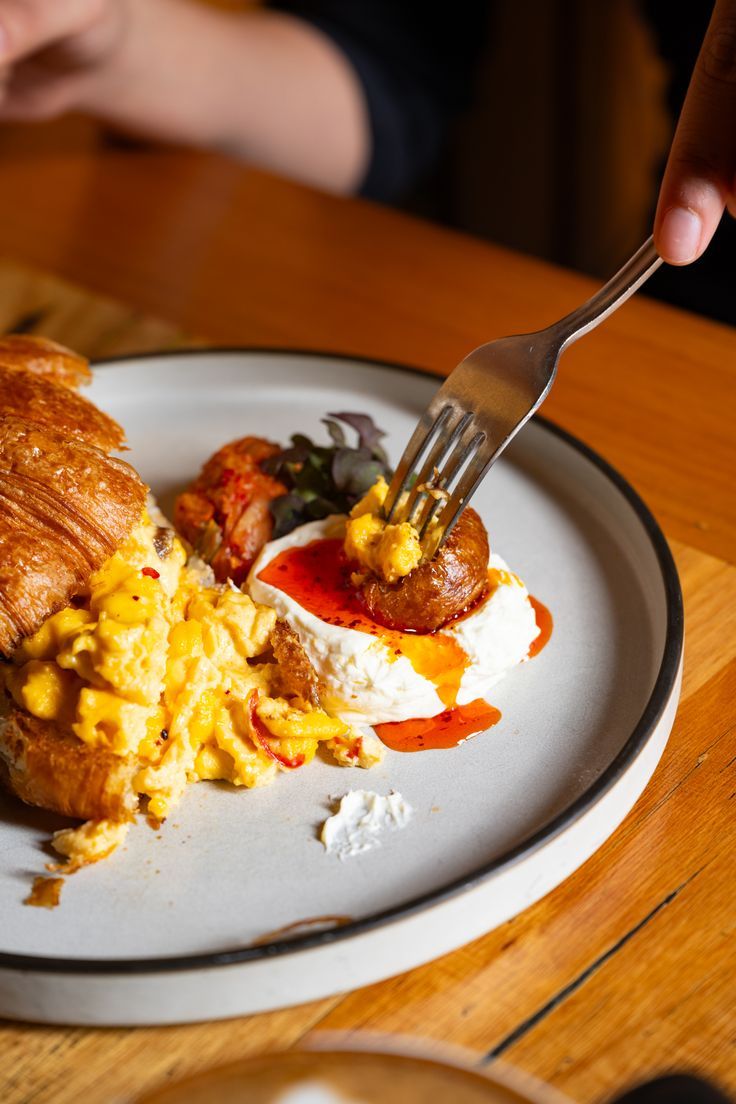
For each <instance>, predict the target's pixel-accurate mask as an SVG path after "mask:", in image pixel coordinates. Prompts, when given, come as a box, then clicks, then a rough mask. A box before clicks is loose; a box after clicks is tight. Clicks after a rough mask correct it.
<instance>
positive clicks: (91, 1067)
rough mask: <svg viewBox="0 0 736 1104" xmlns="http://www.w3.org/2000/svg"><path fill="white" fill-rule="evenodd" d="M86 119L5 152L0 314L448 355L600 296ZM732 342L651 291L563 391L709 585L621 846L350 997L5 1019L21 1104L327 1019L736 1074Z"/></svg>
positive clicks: (367, 211)
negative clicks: (91, 1024)
mask: <svg viewBox="0 0 736 1104" xmlns="http://www.w3.org/2000/svg"><path fill="white" fill-rule="evenodd" d="M64 133H65V134H66V135H67V136H66V138H65V139H64V141H63V142H62V141H61V140H58V141H57V143H56V145H55V140H54V135H55V134H57V132H56V131H54V130H53V128H49V131H48V135H47V136H46V138H45V139H44V141H45V143H46V144H45V146H44V143H43V142H42V143H41V152H39V151H38V149H37V150H36V151H35V152H34V153H33V154H32V155H31V154H30V153H28V152H27V151H25V149H24V145H23V142H22V141H21V140H20V139H18V142H17V146H16V147H14V146H13V143H12V142H11V143H10V146H9V147H8V151H9V152H8V154H7V158H6V162H5V163H4V165H3V172H2V173H1V174H0V202H2V203H3V209H4V210H6V211H8V210H12V211H13V212H14V215H13V218H10V219H4V220H2V224H1V225H0V251H2V252H3V253H4V254H5V255H6V257H7V260H5V261H3V262H2V263H0V329H13V328H17V327H18V325H19V324H20V325H21V326H22V327H23V328H26V329H28V330H32V331H33V332H37V333H43V334H47V335H48V336H51V337H55V338H57V339H59V340H61V341H65V342H67V343H69V344H70V345H73V346H74V347H76V348H78V349H79V350H80V351H82V352H85V353H87V354H90V355H92V356H102V355H109V354H112V353H116V352H127V351H133V350H137V349H151V348H156V347H171V346H172V345H177V344H182V343H184V341H185V337H184V336H183V335H185V334H187V335H192V334H194V335H198V337H199V340H201V341H209V342H212V343H221V344H242V345H278V346H288V347H292V348H293V347H300V348H320V349H329V350H335V351H339V352H345V353H360V354H362V355H368V356H376V357H381V358H385V359H388V360H392V361H398V362H408V363H412V364H416V365H419V366H421V367H425V368H431V369H434V370H436V371H439V372H442V371H447V370H449V369H450V368H451V367H452V365H453V364H454V363H455V362H456V361H457V360H458V359H459V358H460V357H461V356H462V355H463V354H464V353H465V352H467V351H468V350H469V349H470V348H471V347H472V346H473V345H474V344H477V343H479V342H480V341H482V340H487V339H489V338H492V337H495V336H500V335H501V334H503V333H510V332H517V331H520V330H529V329H533V328H534V327H536V326H540V325H544V324H546V323H547V322H549V321H551V320H553V319H554V318H555V317H557V316H558V315H561V314H562V313H563V312H565V311H566V310H568V309H570V308H571V307H572V306H574V305H575V304H576V303H577V302H578V301H579V300H580V299H581V298H582V297H584V296H585V295H587V294H588V293H589V292H590V290H591V285H590V283H589V281H587V280H585V279H584V278H582V277H580V276H577V275H574V274H572V273H568V272H562V271H558V270H555V269H553V268H550V267H549V266H546V265H543V264H541V263H539V262H537V261H535V260H532V259H530V258H525V257H521V256H517V255H514V254H511V253H509V252H505V251H502V250H500V249H496V248H493V247H491V246H489V245H486V244H482V243H480V242H477V241H474V240H471V239H469V238H464V237H462V236H459V235H454V234H452V233H450V232H448V231H445V230H442V229H439V228H437V227H433V226H430V225H427V224H424V223H422V222H419V221H417V220H414V219H409V218H407V217H406V216H403V215H401V214H397V213H395V212H391V211H387V210H383V209H381V208H379V207H375V206H371V205H368V204H364V203H359V202H355V201H348V200H341V199H334V198H330V197H326V196H323V195H320V194H318V193H315V192H311V191H308V190H306V189H302V188H298V187H295V186H294V185H291V184H287V183H284V182H282V181H278V180H275V179H272V178H269V177H266V176H263V175H261V174H258V173H255V172H253V171H250V170H248V169H245V168H242V167H239V166H236V165H233V164H231V163H229V162H227V161H224V160H222V159H219V158H216V157H213V156H210V155H198V154H188V153H182V152H179V151H158V152H154V151H151V150H146V149H139V148H136V147H128V146H121V145H119V144H118V145H108V146H103V147H101V148H98V143H97V140H96V139H95V140H91V139H90V135H89V132H88V131H87V130H86V128H85V127H84V126H83V125H82V124H79V126H78V127H72V128H71V130H70V131H65V132H64ZM34 181H35V182H36V183H35V186H34ZM29 265H30V266H34V267H29ZM50 273H56V276H54V275H51V274H50ZM59 275H60V276H62V277H65V278H67V279H72V280H74V281H75V283H76V284H77V285H86V288H87V290H83V288H82V287H80V286H73V285H71V284H69V283H68V282H67V279H59V278H58V276H59ZM111 297H112V298H111ZM158 319H165V320H166V321H159V320H158ZM735 344H736V343H735V342H734V332H733V331H732V330H730V329H728V328H726V327H723V326H718V325H715V324H713V323H709V322H707V321H704V320H702V319H700V318H697V317H694V316H688V315H686V314H684V313H682V312H677V311H675V310H672V309H670V308H667V307H665V306H662V305H660V304H656V303H654V302H650V301H647V300H646V299H645V298H644V297H639V298H638V299H636V300H635V301H632V302H631V303H630V304H628V305H627V306H626V307H625V308H624V309H623V310H622V311H620V312H619V313H618V314H617V315H616V316H615V317H614V318H613V319H611V320H610V322H609V323H607V324H606V325H605V326H604V327H603V328H602V329H600V330H599V331H597V332H596V333H595V334H594V335H592V336H591V337H590V338H586V339H585V341H583V342H581V343H580V344H579V345H577V346H576V347H575V348H574V349H573V350H572V351H571V352H570V353H569V355H566V356H565V358H564V360H563V363H562V370H561V373H560V378H559V382H558V383H557V384H556V385H555V389H554V391H553V394H552V396H551V398H550V400H549V402H548V403H547V405H546V407H545V413H546V414H547V415H549V416H550V417H552V418H553V419H555V420H556V421H558V422H559V423H560V424H562V425H564V426H565V427H566V428H568V429H570V430H572V431H573V432H575V433H577V434H579V435H580V436H581V437H583V439H585V440H587V441H588V442H589V443H590V444H591V445H593V446H594V447H595V448H596V449H598V450H599V451H600V452H602V453H603V455H604V456H606V457H607V458H608V459H609V460H610V461H612V462H613V463H614V464H615V465H616V466H617V467H618V468H620V470H621V471H622V472H623V473H624V474H625V475H626V476H627V478H629V479H630V480H631V482H632V483H633V484H634V486H635V487H636V488H637V490H639V491H640V492H641V493H642V494H643V496H644V497H645V499H646V500H647V501H648V503H649V505H650V506H651V507H652V508H653V510H654V512H655V514H656V515H657V517H658V519H659V521H660V522H661V524H662V525H663V528H664V529H665V532H666V534H667V536H668V537H669V538H670V541H671V545H672V548H673V551H674V554H675V558H676V560H677V564H678V568H679V571H680V574H681V579H682V583H683V588H684V593H685V608H686V633H687V643H686V667H685V680H684V687H683V696H682V704H681V707H680V711H679V714H678V717H677V720H676V723H675V727H674V730H673V733H672V737H671V739H670V742H669V744H668V747H667V750H666V752H665V755H664V757H663V760H662V762H661V764H660V766H659V767H658V769H657V771H656V773H655V775H654V778H653V779H652V781H651V783H650V785H649V786H648V787H647V789H646V790H645V792H644V794H643V796H642V797H641V799H640V800H639V802H638V803H637V805H636V806H635V808H634V809H633V810H632V812H631V813H630V815H629V816H628V817H627V819H626V820H625V822H624V823H623V824H622V826H621V827H620V828H619V829H618V831H617V832H616V833H615V834H614V835H613V837H612V838H611V839H610V840H609V841H608V842H607V843H606V844H605V845H604V847H602V848H601V849H600V851H599V852H598V853H597V854H596V855H595V856H594V857H593V858H592V859H590V860H589V861H588V862H587V863H586V864H585V865H584V866H583V867H582V868H581V869H580V870H579V871H577V873H576V874H574V875H573V876H572V877H571V878H569V879H568V880H567V881H566V882H565V883H564V884H563V885H561V886H560V887H558V889H556V890H555V891H554V892H553V893H551V894H550V895H549V896H548V897H546V898H545V899H544V900H542V901H540V902H539V903H538V904H536V905H534V906H532V908H530V909H528V910H527V911H526V912H524V913H523V914H522V915H520V916H518V917H517V918H516V919H514V920H511V921H509V922H508V923H506V924H504V925H502V927H500V928H499V929H497V930H496V931H495V932H492V933H490V934H488V935H486V936H485V937H483V938H482V939H479V940H477V941H476V942H475V943H472V944H470V945H469V946H467V947H465V948H463V949H461V950H459V951H457V952H455V953H453V954H451V955H448V956H446V957H444V958H442V959H440V960H438V961H437V962H434V963H431V964H429V965H427V966H424V967H421V968H420V969H417V970H414V971H412V972H411V973H409V974H405V975H403V976H401V977H398V978H394V979H391V980H389V981H385V982H382V983H380V984H377V985H374V986H371V987H369V988H367V989H363V990H360V991H357V992H354V993H350V994H347V995H345V996H343V997H337V998H331V999H328V1000H324V1001H320V1002H317V1003H314V1004H311V1005H307V1006H302V1007H299V1008H295V1009H288V1010H285V1011H281V1012H275V1013H270V1014H267V1015H263V1016H254V1017H248V1018H243V1019H239V1020H233V1021H228V1022H225V1023H215V1024H200V1025H193V1026H185V1027H167V1028H151V1029H148V1028H145V1029H125V1030H111V1029H105V1030H89V1029H59V1028H47V1027H34V1026H27V1025H22V1024H6V1025H3V1026H0V1054H2V1057H3V1062H2V1067H1V1070H0V1099H1V1100H2V1101H3V1102H8V1104H19V1102H21V1101H22V1102H30V1101H34V1102H38V1104H41V1102H44V1104H47V1102H63V1101H71V1100H83V1101H85V1102H89V1104H103V1102H105V1104H106V1102H108V1101H111V1100H116V1101H120V1100H132V1099H134V1098H135V1096H136V1094H138V1093H140V1092H142V1091H143V1090H144V1089H147V1088H150V1087H153V1086H155V1085H158V1084H161V1083H164V1082H165V1081H168V1080H171V1079H176V1078H178V1077H181V1076H183V1075H184V1074H186V1073H188V1072H192V1071H195V1070H200V1069H204V1068H207V1067H209V1066H211V1065H213V1064H215V1063H218V1062H224V1061H229V1060H232V1059H235V1058H237V1057H241V1056H244V1055H247V1054H252V1053H257V1052H261V1051H264V1050H268V1049H278V1048H282V1047H289V1046H293V1045H295V1044H297V1043H298V1042H299V1041H300V1040H302V1039H306V1040H309V1039H312V1038H314V1037H315V1036H319V1035H323V1034H324V1033H325V1032H327V1031H330V1032H334V1031H337V1032H340V1033H348V1034H349V1035H352V1034H353V1033H356V1032H359V1033H365V1032H370V1033H373V1034H377V1035H379V1036H382V1035H386V1034H389V1035H392V1036H395V1035H400V1036H404V1037H409V1038H411V1039H412V1040H420V1041H421V1040H431V1041H432V1046H433V1049H434V1050H436V1047H437V1044H440V1045H441V1044H443V1043H452V1044H457V1045H460V1046H462V1047H465V1048H467V1049H468V1051H469V1052H470V1054H471V1056H472V1057H473V1059H474V1060H475V1061H478V1062H479V1063H482V1064H486V1065H489V1064H492V1063H494V1062H498V1061H505V1062H509V1063H511V1064H513V1065H516V1066H519V1067H521V1068H522V1069H523V1070H526V1071H528V1072H530V1073H532V1074H534V1075H536V1076H537V1077H540V1078H542V1079H543V1080H547V1081H549V1082H550V1083H552V1084H553V1085H555V1086H556V1087H558V1088H559V1089H561V1090H563V1091H564V1092H566V1093H568V1094H569V1096H570V1097H571V1098H572V1099H573V1100H576V1101H580V1102H586V1104H587V1102H593V1101H604V1100H606V1099H608V1098H610V1097H611V1096H612V1095H613V1094H614V1092H615V1091H617V1090H620V1089H621V1088H623V1086H625V1085H627V1084H630V1083H632V1082H635V1081H639V1080H641V1079H643V1078H645V1077H647V1076H651V1075H653V1074H655V1073H657V1072H661V1071H665V1070H671V1069H687V1070H691V1071H696V1072H701V1073H703V1074H706V1075H708V1076H710V1077H711V1078H712V1079H713V1080H715V1081H716V1082H717V1083H719V1084H720V1085H721V1086H723V1087H724V1088H725V1089H727V1090H730V1091H731V1092H732V1093H736V1061H735V1058H736V1013H735V1011H734V977H735V976H736V949H735V948H736V939H735V938H734V936H735V935H736V931H735V928H736V919H735V916H736V912H735V910H734V885H735V884H736V859H735V858H734V856H735V855H736V818H735V817H734V809H735V808H736V766H735V765H736V566H734V564H735V562H736V495H734V493H733V485H734V477H735V476H736V464H735V463H734V461H735V460H736V436H735V435H734V432H733V414H734V409H735V405H734V399H735V398H736V358H735V357H734V351H735Z"/></svg>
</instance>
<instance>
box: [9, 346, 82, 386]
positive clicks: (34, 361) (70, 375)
mask: <svg viewBox="0 0 736 1104" xmlns="http://www.w3.org/2000/svg"><path fill="white" fill-rule="evenodd" d="M0 364H1V365H2V366H3V368H8V369H14V370H15V371H21V372H31V373H32V374H33V375H38V376H43V377H44V378H46V379H50V380H53V381H54V383H60V384H62V385H63V386H64V387H68V388H72V389H76V388H78V387H81V386H82V385H83V384H85V383H90V382H91V380H92V373H91V372H90V370H89V364H88V362H87V361H86V359H85V358H84V357H81V356H79V354H78V353H73V352H72V351H71V349H66V348H65V347H64V346H63V345H59V344H58V343H57V342H56V341H51V340H49V338H48V337H31V336H29V335H27V334H7V335H6V336H4V337H0Z"/></svg>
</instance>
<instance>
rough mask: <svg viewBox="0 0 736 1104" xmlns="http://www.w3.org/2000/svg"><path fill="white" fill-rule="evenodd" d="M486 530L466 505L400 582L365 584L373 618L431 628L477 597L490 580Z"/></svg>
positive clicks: (391, 625) (417, 628) (400, 625)
mask: <svg viewBox="0 0 736 1104" xmlns="http://www.w3.org/2000/svg"><path fill="white" fill-rule="evenodd" d="M488 556H489V548H488V534H487V533H486V529H485V526H484V524H483V522H482V521H481V519H480V518H479V517H478V515H477V514H476V512H475V510H471V509H467V510H464V511H463V513H462V514H461V515H460V517H459V519H458V521H457V524H456V525H455V528H454V529H453V530H452V532H451V533H450V535H449V537H448V538H447V540H446V541H445V543H444V545H443V546H442V548H441V549H440V551H439V552H438V553H437V555H436V556H435V557H434V559H433V560H430V561H429V562H428V563H425V564H420V566H419V567H416V568H414V570H413V571H412V572H411V573H410V574H409V575H405V576H404V578H403V579H399V581H398V582H397V583H386V582H384V581H383V580H382V579H378V578H375V577H371V578H369V579H367V580H366V581H365V582H364V583H363V585H362V587H361V593H362V595H363V600H364V602H365V604H366V607H367V608H368V612H369V613H370V615H371V617H372V618H373V620H374V621H377V622H378V623H379V624H381V625H386V626H387V627H388V628H390V629H408V630H411V631H412V632H418V633H428V632H434V630H435V629H439V628H441V626H442V625H445V624H446V623H447V622H448V621H450V620H451V619H452V618H453V617H456V616H457V615H458V614H460V613H462V612H463V610H466V609H467V608H468V607H469V606H472V605H473V603H474V602H476V601H477V600H478V599H479V598H480V597H481V595H482V594H483V591H484V590H485V588H486V586H487V583H488Z"/></svg>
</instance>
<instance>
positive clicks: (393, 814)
mask: <svg viewBox="0 0 736 1104" xmlns="http://www.w3.org/2000/svg"><path fill="white" fill-rule="evenodd" d="M412 812H413V810H412V807H411V805H409V803H408V802H407V801H405V800H404V798H403V797H402V796H401V794H400V793H396V792H392V793H390V794H389V795H388V797H382V796H381V795H380V794H377V793H373V792H372V791H371V790H350V791H349V792H348V793H346V794H345V796H344V797H343V798H342V800H341V801H340V808H339V810H338V811H337V812H336V813H335V815H334V816H331V817H328V819H327V820H326V821H325V822H324V824H323V825H322V834H321V836H320V838H321V840H322V843H323V844H324V845H325V850H326V851H328V852H329V853H331V854H333V855H337V856H338V857H339V858H340V859H347V858H349V857H350V856H351V855H360V854H362V853H363V852H364V851H370V850H371V849H372V848H374V847H380V846H381V840H380V838H379V837H380V835H381V833H384V832H391V831H395V830H396V829H397V828H405V827H406V825H407V824H408V823H409V821H410V820H411V817H412Z"/></svg>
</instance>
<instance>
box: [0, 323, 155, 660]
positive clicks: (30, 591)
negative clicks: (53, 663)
mask: <svg viewBox="0 0 736 1104" xmlns="http://www.w3.org/2000/svg"><path fill="white" fill-rule="evenodd" d="M49 344H51V348H50V349H49V348H48V346H49ZM24 352H25V355H27V357H28V362H29V363H30V364H32V365H33V366H34V367H33V369H32V371H28V372H25V371H23V370H22V364H23V355H22V354H23V353H24ZM11 353H12V354H13V356H14V357H15V359H14V362H13V366H12V367H10V368H9V367H8V366H7V365H6V364H5V363H4V358H10V354H11ZM45 355H46V361H44V356H45ZM78 361H81V358H75V355H74V354H72V353H69V352H68V351H67V350H63V349H62V348H61V347H60V346H55V345H53V343H44V342H42V341H39V340H38V339H33V338H26V337H21V338H19V339H17V340H16V341H15V342H13V340H12V339H11V338H4V339H0V654H3V655H8V654H10V652H11V651H12V650H13V649H14V648H15V647H16V646H17V644H18V643H19V641H20V640H22V639H23V637H25V636H28V635H30V634H32V633H34V632H35V631H36V630H37V629H38V628H39V627H40V626H41V625H42V624H43V622H44V621H45V620H46V618H47V617H49V616H50V615H51V614H52V613H55V612H56V611H57V610H59V609H62V608H63V607H64V606H66V605H68V604H69V602H70V601H71V599H72V598H73V597H74V596H75V595H76V594H79V593H80V592H82V591H83V590H84V589H85V587H86V585H87V582H88V581H89V577H90V575H91V574H92V573H93V572H94V571H96V570H97V569H98V568H99V567H101V566H102V564H103V563H104V562H105V560H106V559H108V558H109V557H110V556H111V555H112V554H113V552H115V550H116V549H117V548H118V547H119V546H120V545H121V544H122V543H123V542H124V541H125V539H126V538H127V537H128V535H129V534H130V532H131V530H132V529H133V527H134V526H135V525H136V524H137V522H138V521H139V519H140V516H141V514H142V512H143V507H144V505H145V497H146V488H145V486H144V484H143V483H142V482H141V480H140V478H139V476H138V475H137V474H136V472H135V471H134V470H133V469H132V468H131V467H130V466H129V465H128V464H125V463H124V462H123V461H122V460H118V459H115V458H113V457H111V456H108V455H107V453H108V452H110V451H111V450H112V449H114V448H119V447H120V446H121V445H122V444H123V442H124V435H123V431H122V429H121V428H120V426H119V425H117V423H116V422H114V421H113V419H112V418H109V417H108V416H107V415H106V414H103V413H102V412H101V411H99V410H98V409H97V407H95V406H94V405H93V404H92V403H90V402H88V401H87V400H86V399H84V398H82V396H81V395H78V394H77V393H76V392H75V391H74V390H72V389H71V381H72V380H76V381H80V382H81V381H82V380H84V379H85V374H84V371H83V370H82V369H86V362H85V361H81V365H82V369H80V368H79V364H78V363H77V362H78ZM44 364H45V365H46V369H45V370H44V369H43V365H44ZM75 365H76V369H75V367H74V366H75ZM75 371H76V375H75ZM60 373H61V375H63V376H64V378H65V379H66V380H67V383H66V384H62V383H60V382H56V381H57V380H59V379H60V378H61V376H60Z"/></svg>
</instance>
